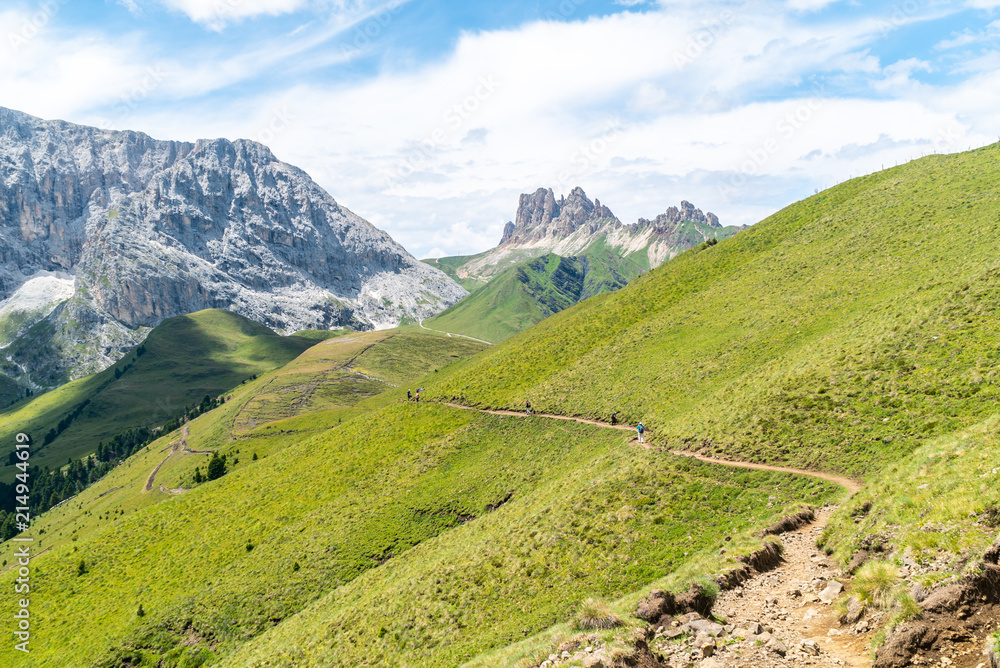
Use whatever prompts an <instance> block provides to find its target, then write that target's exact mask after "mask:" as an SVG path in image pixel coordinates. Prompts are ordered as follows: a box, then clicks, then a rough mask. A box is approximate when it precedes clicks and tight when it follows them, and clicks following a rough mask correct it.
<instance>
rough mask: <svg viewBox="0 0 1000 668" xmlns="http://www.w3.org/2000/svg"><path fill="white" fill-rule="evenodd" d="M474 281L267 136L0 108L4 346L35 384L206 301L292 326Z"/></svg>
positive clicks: (380, 308)
mask: <svg viewBox="0 0 1000 668" xmlns="http://www.w3.org/2000/svg"><path fill="white" fill-rule="evenodd" d="M465 294H466V291H465V290H464V289H463V288H461V287H460V286H459V285H457V284H456V283H455V282H454V281H452V280H451V279H450V278H448V277H447V276H445V275H443V274H442V273H441V272H439V271H436V270H434V269H432V268H431V267H428V266H427V265H426V264H424V263H421V262H418V261H417V260H416V259H415V258H413V257H412V256H411V255H410V254H409V253H407V252H406V251H405V250H404V249H403V248H402V247H401V246H400V245H399V244H397V243H396V242H395V241H393V240H392V239H391V238H390V237H389V235H387V234H386V233H384V232H382V231H380V230H378V229H376V228H375V227H373V226H372V225H371V224H369V223H368V222H367V221H365V220H364V219H362V218H361V217H359V216H357V215H356V214H354V213H353V212H351V211H349V210H348V209H346V208H344V207H342V206H341V205H339V204H338V203H337V202H336V201H335V200H334V199H333V197H331V196H330V194H329V193H327V192H326V191H324V190H323V189H322V188H320V187H319V186H318V185H317V184H316V183H315V182H313V181H312V179H311V178H310V177H309V176H308V175H307V174H306V173H305V172H303V171H302V170H300V169H298V168H296V167H293V166H291V165H289V164H286V163H284V162H281V161H280V160H278V159H277V158H276V157H275V156H274V155H273V154H272V153H271V151H270V150H269V149H268V148H267V147H266V146H263V145H261V144H259V143H256V142H253V141H246V140H236V141H228V140H225V139H215V140H202V141H199V142H197V143H186V142H173V141H158V140H155V139H152V138H150V137H148V136H147V135H145V134H142V133H138V132H114V131H106V130H100V129H96V128H90V127H84V126H79V125H73V124H70V123H65V122H62V121H43V120H40V119H38V118H34V117H31V116H28V115H26V114H22V113H19V112H16V111H11V110H8V109H3V108H0V346H2V349H0V351H2V355H3V357H4V368H3V372H4V373H5V374H6V375H7V376H9V377H16V378H18V379H19V382H21V383H22V384H24V385H26V386H30V387H34V388H39V387H50V386H53V385H56V384H59V383H61V382H64V381H65V380H66V379H68V378H73V377H78V376H80V375H83V374H87V373H92V372H95V371H98V370H100V369H102V368H106V367H107V366H108V365H109V364H111V363H112V362H113V361H114V360H115V359H117V357H118V356H119V355H120V354H121V353H122V352H123V351H124V350H126V349H128V348H129V347H131V346H133V345H135V344H136V343H137V342H138V341H140V340H141V339H142V337H143V336H144V335H145V334H146V333H147V332H148V331H149V329H150V328H151V327H153V326H155V325H157V324H158V323H159V322H161V321H162V320H164V319H165V318H168V317H171V316H175V315H180V314H185V313H191V312H194V311H198V310H201V309H205V308H223V309H229V310H232V311H235V312H237V313H240V314H242V315H244V316H247V317H249V318H251V319H253V320H256V321H258V322H261V323H263V324H266V325H268V326H269V327H271V328H273V329H275V330H277V331H279V332H286V333H287V332H291V331H295V330H299V329H306V328H319V329H329V328H334V327H353V328H357V329H372V328H385V327H391V326H395V325H397V324H398V323H399V322H400V321H402V320H403V319H419V318H424V317H427V316H429V315H432V314H434V313H436V312H438V311H440V310H442V309H443V308H445V307H447V306H449V305H450V304H452V303H454V302H456V301H457V300H458V299H460V298H461V297H462V296H464V295H465ZM5 389H6V390H8V391H9V390H10V388H5ZM3 392H4V389H0V393H3Z"/></svg>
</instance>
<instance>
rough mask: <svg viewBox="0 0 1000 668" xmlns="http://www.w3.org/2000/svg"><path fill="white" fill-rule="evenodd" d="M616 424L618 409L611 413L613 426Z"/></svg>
mask: <svg viewBox="0 0 1000 668" xmlns="http://www.w3.org/2000/svg"><path fill="white" fill-rule="evenodd" d="M616 424H618V411H615V412H614V413H612V414H611V426H612V427H614V426H615V425H616Z"/></svg>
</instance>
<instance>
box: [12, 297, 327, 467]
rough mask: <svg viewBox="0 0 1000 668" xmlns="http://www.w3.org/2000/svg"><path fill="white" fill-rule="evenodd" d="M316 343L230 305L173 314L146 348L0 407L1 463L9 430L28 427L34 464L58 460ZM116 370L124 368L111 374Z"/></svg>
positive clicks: (150, 422)
mask: <svg viewBox="0 0 1000 668" xmlns="http://www.w3.org/2000/svg"><path fill="white" fill-rule="evenodd" d="M315 343H316V340H315V339H312V338H305V337H299V336H289V337H283V336H279V335H277V334H275V333H274V332H273V331H271V330H270V329H268V328H267V327H265V326H263V325H260V324H258V323H255V322H253V321H251V320H248V319H247V318H244V317H242V316H240V315H237V314H235V313H231V312H228V311H220V310H209V311H201V312H199V313H193V314H191V315H186V316H179V317H176V318H170V319H168V320H165V321H164V322H163V323H161V324H160V325H159V326H158V327H156V328H155V329H153V331H152V332H150V334H149V336H148V337H147V339H146V341H145V342H144V344H143V347H144V348H145V353H144V354H143V355H141V356H139V355H138V354H137V352H136V351H132V352H131V353H129V354H128V355H126V356H125V358H124V359H122V360H120V361H119V362H118V363H117V364H115V365H114V366H113V367H111V368H109V369H106V370H104V371H102V372H101V373H99V374H95V375H93V376H88V377H86V378H81V379H79V380H76V381H73V382H72V383H69V384H67V385H64V386H62V387H60V388H59V389H57V390H53V391H51V392H47V393H45V394H42V395H38V396H36V397H32V398H30V399H27V400H24V401H21V402H19V403H17V404H15V405H13V406H11V407H9V408H7V409H5V410H3V411H0V443H2V445H0V462H3V463H6V461H7V454H8V453H9V452H10V451H11V450H13V443H14V441H13V435H14V434H16V433H18V432H27V433H30V434H31V435H32V436H33V438H34V440H35V443H36V447H35V450H34V453H33V455H32V464H33V465H36V466H44V465H49V466H50V467H53V468H55V467H58V466H62V465H64V464H65V463H66V460H67V458H77V457H80V456H83V455H85V454H88V453H90V452H93V451H94V450H95V449H96V447H97V443H98V441H101V440H106V439H108V438H109V437H111V436H113V435H115V434H117V433H119V432H122V431H124V430H125V429H128V428H130V427H135V426H140V425H146V426H154V425H158V424H161V423H163V422H165V421H167V420H168V419H170V418H172V417H175V416H176V415H179V414H180V413H181V412H183V410H184V409H185V407H186V406H191V405H195V404H197V403H198V402H199V401H201V399H202V397H204V396H205V395H210V396H213V397H214V396H216V395H218V394H220V393H222V392H225V391H227V390H229V389H230V388H232V387H234V386H236V385H238V384H239V383H240V382H242V381H243V380H244V379H246V378H248V377H250V376H252V375H255V374H260V373H262V372H264V371H268V370H270V369H273V368H275V367H278V366H281V365H282V364H285V363H286V362H288V361H290V360H292V359H294V358H295V357H296V356H298V355H299V354H300V353H301V352H302V351H304V350H305V349H307V348H309V347H310V346H312V345H314V344H315ZM126 368H127V370H126ZM116 371H119V372H121V371H124V373H121V374H120V377H119V378H115V373H116ZM86 400H90V403H89V404H88V405H87V407H86V408H85V409H83V411H82V412H81V413H80V415H79V416H78V417H77V418H75V419H74V420H73V422H72V424H71V425H70V426H69V428H68V429H66V431H64V432H63V433H62V434H60V435H59V436H58V437H57V438H56V439H55V440H54V441H53V442H52V443H51V444H50V445H48V446H45V447H40V446H41V444H42V440H43V437H44V436H45V434H46V433H47V432H48V431H49V429H51V428H53V427H55V426H56V425H57V423H58V422H59V421H60V420H62V419H63V418H64V417H65V416H66V415H67V414H69V413H71V412H72V411H73V410H74V409H75V408H76V407H77V406H79V405H81V404H82V403H83V402H84V401H86ZM15 472H16V471H15V470H14V468H13V467H11V466H6V467H4V468H2V469H0V477H2V479H3V480H5V481H7V482H9V481H10V480H11V479H13V475H14V473H15Z"/></svg>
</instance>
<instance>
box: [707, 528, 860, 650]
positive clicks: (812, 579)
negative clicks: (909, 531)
mask: <svg viewBox="0 0 1000 668" xmlns="http://www.w3.org/2000/svg"><path fill="white" fill-rule="evenodd" d="M834 510H835V509H834V508H821V509H820V511H819V512H818V513H817V516H816V519H815V521H813V522H812V523H811V524H808V525H806V526H804V527H802V528H800V529H798V530H796V531H791V532H788V533H785V534H782V535H781V536H780V537H779V540H780V541H781V542H782V544H783V545H784V548H785V550H784V554H783V560H782V562H781V564H780V565H779V566H778V567H777V568H775V569H774V570H772V571H769V572H767V573H762V574H759V575H757V576H755V577H754V578H752V579H750V580H749V581H747V582H745V583H744V584H743V586H742V587H738V588H736V589H732V590H730V591H725V592H722V593H721V594H720V595H719V598H718V599H717V600H716V603H715V607H714V609H713V613H714V614H715V615H716V616H717V617H721V618H723V619H724V620H725V621H726V623H727V624H732V625H733V626H734V627H735V628H737V629H749V628H751V627H754V626H755V624H760V625H761V626H762V627H763V629H764V631H765V632H767V633H769V634H770V635H771V636H773V637H775V638H777V639H778V640H779V641H780V642H781V643H782V644H783V645H784V646H785V648H786V650H787V655H786V656H785V657H781V656H780V655H778V654H776V653H775V652H774V651H772V650H771V649H768V648H767V647H765V646H764V644H765V643H758V642H757V641H756V640H755V639H749V638H748V639H747V640H744V641H742V642H734V643H732V644H728V645H724V647H725V649H724V650H721V651H720V652H719V653H718V654H717V655H716V659H717V660H718V664H717V665H719V666H723V667H725V668H731V667H732V668H735V667H736V666H740V667H741V668H742V667H751V668H757V667H759V668H764V667H771V666H786V665H803V664H804V665H810V666H822V667H827V666H829V667H831V668H833V667H837V666H852V667H857V668H862V667H865V666H870V665H871V660H870V659H869V658H868V648H869V645H870V643H871V636H872V635H873V632H871V631H870V632H867V633H864V634H856V633H853V632H852V631H851V630H850V629H848V628H846V627H845V628H843V629H842V628H841V627H840V625H839V623H838V622H837V619H836V613H835V612H834V611H833V607H832V606H831V605H830V604H828V603H824V602H823V601H821V600H820V598H819V594H820V592H822V591H823V589H825V588H826V586H827V584H828V583H829V582H831V581H833V580H835V579H836V580H839V581H840V582H842V583H845V584H846V582H847V580H846V579H844V577H843V574H842V573H840V571H839V570H838V569H837V567H836V566H835V565H834V564H833V562H831V561H830V560H829V559H828V558H827V557H826V555H824V554H823V553H822V552H821V551H820V550H819V549H817V547H816V539H817V538H819V535H820V534H821V533H822V531H823V527H824V526H825V525H826V522H827V520H828V519H829V517H830V515H832V514H833V511H834ZM768 629H770V631H768ZM755 630H756V629H755ZM731 635H736V634H731ZM804 641H805V642H807V643H809V641H811V642H812V643H815V645H813V648H814V650H813V651H815V647H816V646H818V653H816V654H813V653H812V652H808V651H806V650H805V649H804V648H803V645H802V643H803V642H804Z"/></svg>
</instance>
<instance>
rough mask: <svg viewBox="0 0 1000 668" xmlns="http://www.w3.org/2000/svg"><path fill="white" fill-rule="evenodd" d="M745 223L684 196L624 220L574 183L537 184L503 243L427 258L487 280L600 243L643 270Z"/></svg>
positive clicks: (458, 275)
mask: <svg viewBox="0 0 1000 668" xmlns="http://www.w3.org/2000/svg"><path fill="white" fill-rule="evenodd" d="M745 228H746V226H745V225H744V226H726V227H724V226H723V225H722V224H721V222H720V221H719V218H718V216H716V215H715V214H714V213H711V212H708V213H705V212H703V211H702V210H701V209H699V208H697V207H695V206H694V205H693V204H691V203H690V202H688V201H686V200H684V201H682V202H681V206H680V207H675V206H671V207H669V208H668V209H667V210H666V211H665V212H664V213H661V214H659V215H657V216H656V217H655V218H654V219H652V220H649V219H647V218H639V219H638V220H637V221H636V222H635V223H631V224H626V223H623V222H622V221H621V220H620V219H619V218H618V217H617V216H616V215H615V214H614V213H613V212H612V211H611V209H610V208H609V207H608V206H607V205H605V204H602V203H601V200H599V199H595V200H591V199H590V198H589V197H587V194H586V192H585V191H584V190H583V188H581V187H579V186H577V187H574V188H573V189H572V190H571V191H570V192H569V194H568V195H562V196H560V197H559V198H558V199H556V196H555V192H554V191H553V190H552V189H551V188H538V189H537V190H535V192H533V193H524V194H522V195H521V196H520V198H519V199H518V207H517V214H516V216H515V219H514V221H511V222H508V223H507V224H506V225H505V226H504V230H503V235H502V237H501V239H500V243H499V244H498V245H497V246H496V247H495V248H492V249H490V250H488V251H485V252H483V253H479V254H478V255H473V256H467V257H466V258H465V261H464V262H461V263H457V262H452V261H450V260H452V258H440V259H435V260H425V261H426V262H429V263H431V264H432V266H435V267H439V268H441V269H443V270H444V271H446V272H447V273H448V274H449V275H450V276H452V277H453V278H455V279H456V280H459V281H463V282H465V284H466V286H467V287H469V285H470V284H469V283H468V282H466V281H478V282H479V283H480V284H484V283H486V282H488V281H489V279H491V278H492V277H494V276H496V275H498V274H500V273H501V272H502V271H504V270H505V269H508V268H509V267H512V266H514V265H517V264H519V263H520V262H522V261H524V260H531V259H535V258H537V257H540V256H542V255H545V254H547V253H555V254H556V255H560V256H563V257H573V256H581V255H585V254H586V253H587V252H588V250H589V249H591V248H593V247H595V246H601V247H605V248H608V249H610V250H612V251H613V252H615V253H617V254H618V255H620V256H621V257H623V258H629V259H630V260H631V261H633V262H634V263H637V264H639V265H640V266H642V267H643V268H644V269H646V270H648V269H654V268H656V267H658V266H660V265H661V264H663V263H664V262H666V261H667V260H669V259H671V258H673V257H676V256H677V254H678V253H681V252H683V251H685V250H687V249H688V248H691V247H693V246H696V245H698V244H699V243H702V242H704V241H707V240H708V239H716V240H722V239H725V238H728V237H730V236H732V235H733V234H736V233H737V232H739V231H740V230H742V229H745Z"/></svg>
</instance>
